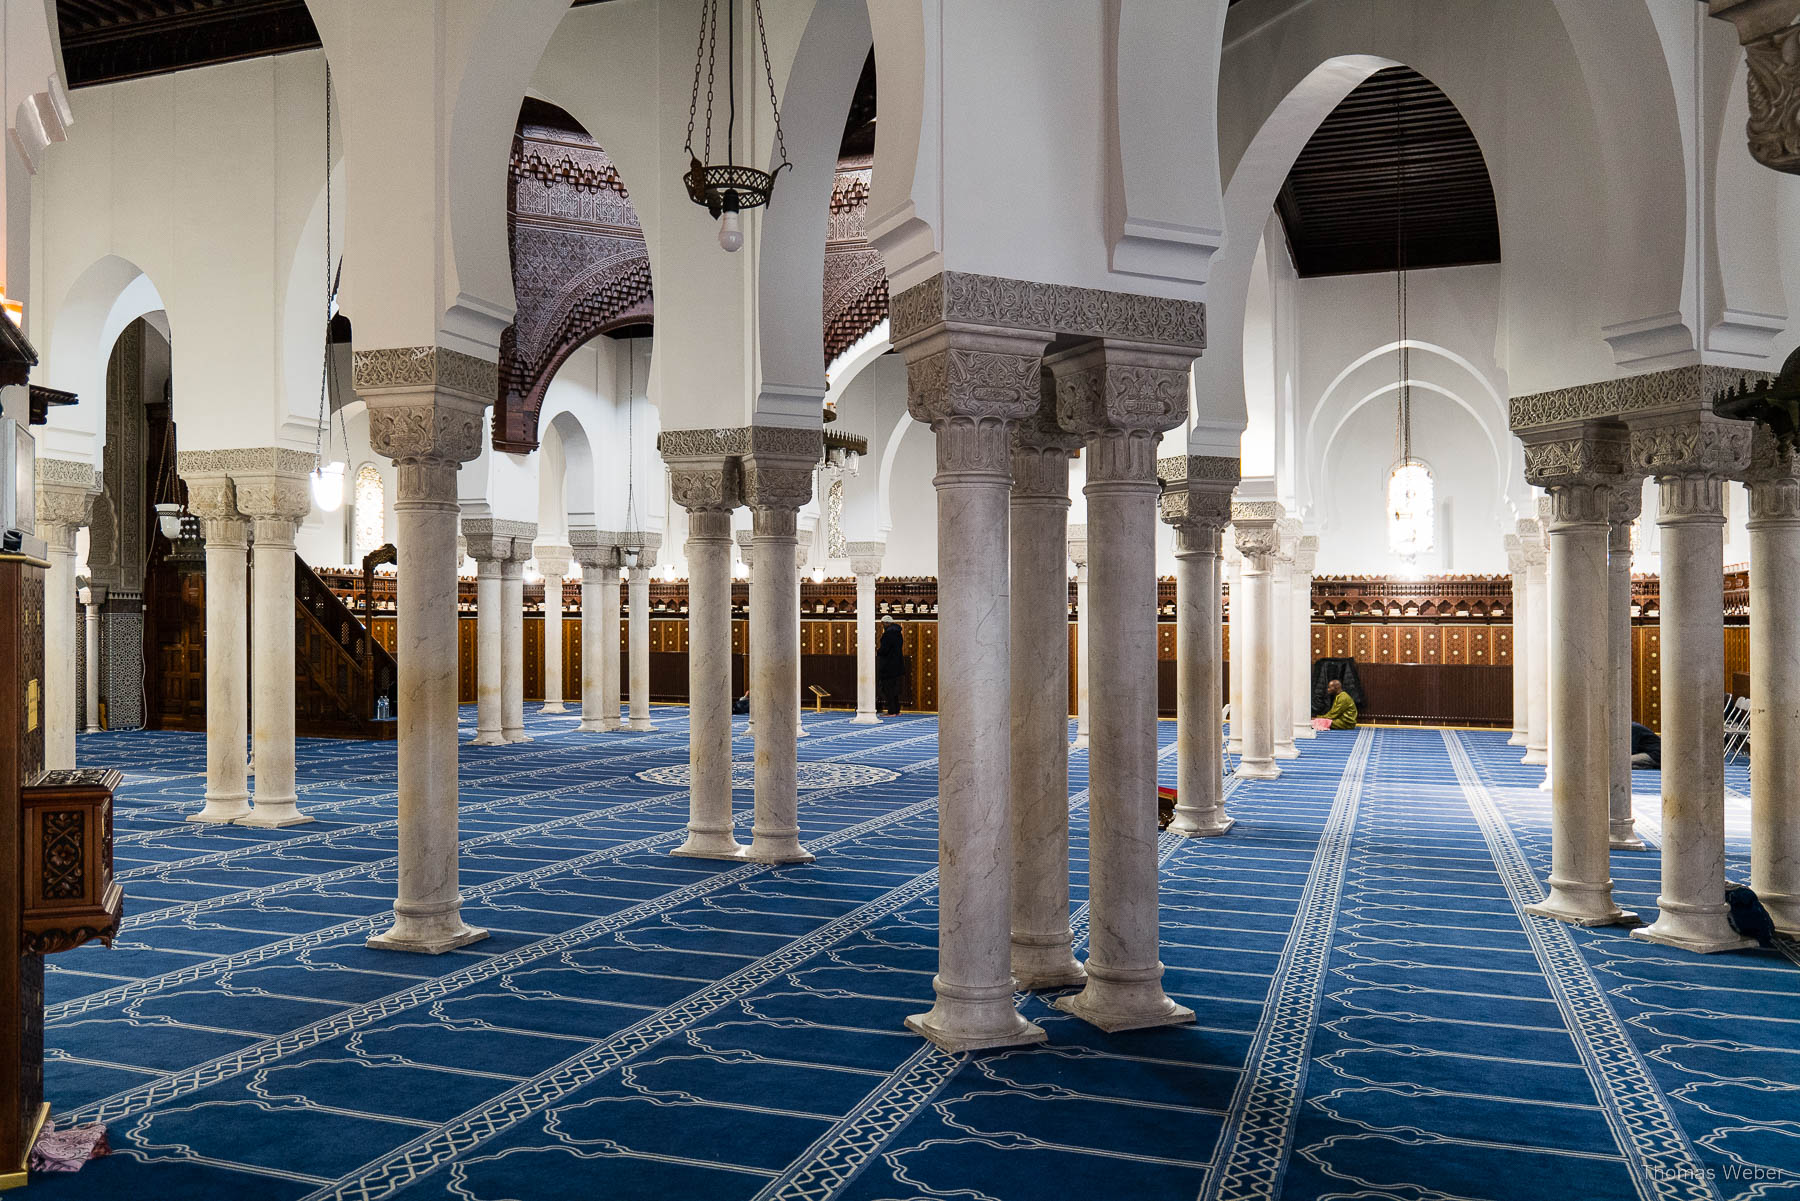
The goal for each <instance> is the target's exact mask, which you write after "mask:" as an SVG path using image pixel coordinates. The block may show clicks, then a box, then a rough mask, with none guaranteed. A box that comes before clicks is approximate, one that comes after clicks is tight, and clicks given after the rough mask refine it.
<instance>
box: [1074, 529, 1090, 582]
mask: <svg viewBox="0 0 1800 1201" xmlns="http://www.w3.org/2000/svg"><path fill="white" fill-rule="evenodd" d="M1069 561H1070V562H1071V563H1073V564H1075V567H1076V570H1078V571H1086V570H1087V561H1088V543H1087V526H1085V525H1072V526H1070V527H1069Z"/></svg>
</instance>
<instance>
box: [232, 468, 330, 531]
mask: <svg viewBox="0 0 1800 1201" xmlns="http://www.w3.org/2000/svg"><path fill="white" fill-rule="evenodd" d="M307 458H308V460H309V462H310V460H311V456H310V455H309V456H307ZM308 470H310V467H309V469H308ZM231 482H232V483H233V484H234V485H235V486H236V487H237V506H238V511H239V512H240V513H243V514H244V515H245V516H246V517H253V518H255V519H256V521H257V529H258V531H259V532H260V531H261V529H262V528H263V523H265V522H266V523H269V528H270V529H271V531H274V530H276V529H277V528H278V524H277V523H286V524H287V525H288V526H289V527H292V526H293V525H295V524H296V523H298V522H301V521H304V520H306V515H307V514H308V513H310V512H312V490H311V488H310V486H309V485H308V483H307V478H306V476H305V475H287V474H278V473H275V472H268V473H259V474H249V473H246V474H243V475H233V476H232V481H231ZM288 537H289V538H290V539H291V538H292V537H293V532H292V530H291V528H290V530H289V532H288Z"/></svg>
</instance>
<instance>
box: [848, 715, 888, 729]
mask: <svg viewBox="0 0 1800 1201" xmlns="http://www.w3.org/2000/svg"><path fill="white" fill-rule="evenodd" d="M850 724H851V725H853V726H878V725H880V724H881V719H880V718H879V717H877V716H875V715H874V714H873V713H858V714H857V715H856V716H855V717H852V718H851V719H850Z"/></svg>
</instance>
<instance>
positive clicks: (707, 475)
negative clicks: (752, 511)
mask: <svg viewBox="0 0 1800 1201" xmlns="http://www.w3.org/2000/svg"><path fill="white" fill-rule="evenodd" d="M663 458H664V460H665V461H666V462H667V463H668V465H669V495H670V496H671V497H673V498H674V501H675V503H676V504H678V505H680V506H681V507H682V508H684V509H686V510H687V511H688V512H689V513H690V514H693V513H730V512H731V511H732V510H733V509H735V508H737V507H738V506H739V505H741V504H742V503H743V484H742V482H741V480H740V478H739V468H738V461H737V459H735V458H731V457H728V456H724V455H717V456H712V457H708V458H701V457H697V456H696V457H689V456H683V455H670V454H669V453H668V452H667V451H666V450H665V451H664V453H663Z"/></svg>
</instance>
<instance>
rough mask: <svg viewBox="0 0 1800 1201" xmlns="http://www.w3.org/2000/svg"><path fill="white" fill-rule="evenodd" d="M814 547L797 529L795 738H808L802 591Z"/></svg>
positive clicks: (804, 622)
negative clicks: (808, 560)
mask: <svg viewBox="0 0 1800 1201" xmlns="http://www.w3.org/2000/svg"><path fill="white" fill-rule="evenodd" d="M811 547H812V535H811V534H810V533H808V534H807V536H806V538H805V539H804V540H803V539H801V538H800V537H799V532H798V528H797V527H796V531H795V538H794V737H795V738H805V737H806V723H805V722H804V721H802V720H801V718H802V717H803V716H804V715H805V713H806V669H805V654H806V651H805V646H806V617H805V606H804V605H802V604H801V603H800V589H801V588H802V587H803V586H804V585H805V583H806V561H807V558H808V557H809V556H808V552H809V550H810V549H811Z"/></svg>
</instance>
